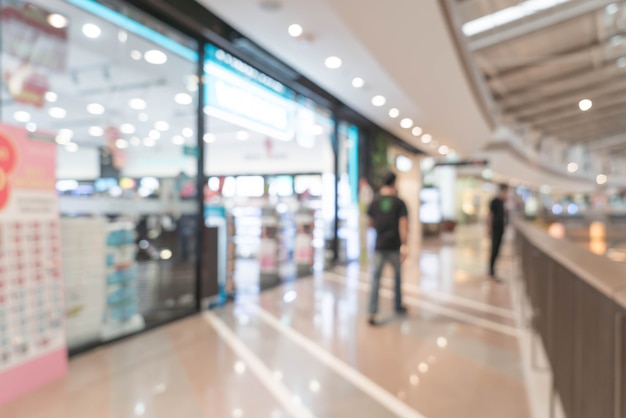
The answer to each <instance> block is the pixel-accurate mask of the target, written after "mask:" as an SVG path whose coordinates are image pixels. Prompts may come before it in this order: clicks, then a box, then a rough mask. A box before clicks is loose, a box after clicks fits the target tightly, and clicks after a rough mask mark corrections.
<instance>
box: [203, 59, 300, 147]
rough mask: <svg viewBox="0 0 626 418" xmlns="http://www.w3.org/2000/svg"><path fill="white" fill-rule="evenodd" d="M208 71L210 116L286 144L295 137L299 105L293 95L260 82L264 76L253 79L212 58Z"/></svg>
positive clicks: (206, 110)
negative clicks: (297, 106)
mask: <svg viewBox="0 0 626 418" xmlns="http://www.w3.org/2000/svg"><path fill="white" fill-rule="evenodd" d="M216 55H220V54H216ZM205 70H206V72H207V74H208V76H209V77H208V80H207V84H206V88H207V94H206V97H207V105H206V107H205V113H206V114H208V115H210V116H213V117H217V118H220V119H222V120H225V121H227V122H230V123H233V124H235V125H239V126H242V127H244V128H246V129H250V130H252V131H255V132H259V133H261V134H264V135H268V136H271V137H273V138H276V139H279V140H282V141H290V140H291V139H293V138H294V136H295V115H296V105H295V102H294V101H293V100H291V99H290V98H289V97H288V96H289V94H287V95H285V94H280V93H278V92H277V91H276V89H275V88H271V87H268V85H267V84H268V81H267V80H265V79H263V78H261V79H263V80H265V82H264V83H262V82H260V81H258V79H259V78H260V76H257V77H256V79H255V80H251V77H249V76H243V75H241V73H240V71H234V70H233V69H232V68H230V67H228V66H225V65H223V62H222V61H215V60H210V59H209V61H207V63H206V65H205ZM270 80H271V79H270ZM270 84H271V83H270ZM274 87H276V88H278V86H274Z"/></svg>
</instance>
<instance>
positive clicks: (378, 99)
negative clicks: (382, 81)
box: [372, 95, 387, 107]
mask: <svg viewBox="0 0 626 418" xmlns="http://www.w3.org/2000/svg"><path fill="white" fill-rule="evenodd" d="M385 103H387V99H385V96H380V95H378V96H374V97H372V104H373V105H374V106H376V107H381V106H384V105H385Z"/></svg>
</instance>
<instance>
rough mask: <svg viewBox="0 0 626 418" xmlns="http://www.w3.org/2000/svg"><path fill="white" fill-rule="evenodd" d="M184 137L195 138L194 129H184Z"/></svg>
mask: <svg viewBox="0 0 626 418" xmlns="http://www.w3.org/2000/svg"><path fill="white" fill-rule="evenodd" d="M183 136H184V137H185V138H191V137H192V136H193V129H191V128H185V129H183Z"/></svg>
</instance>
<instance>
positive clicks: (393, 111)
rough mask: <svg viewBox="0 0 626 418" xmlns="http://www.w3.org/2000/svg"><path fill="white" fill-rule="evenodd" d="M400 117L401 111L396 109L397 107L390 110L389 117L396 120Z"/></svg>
mask: <svg viewBox="0 0 626 418" xmlns="http://www.w3.org/2000/svg"><path fill="white" fill-rule="evenodd" d="M398 116H400V111H399V110H398V109H396V108H395V107H394V108H391V109H389V117H390V118H392V119H395V118H397V117H398Z"/></svg>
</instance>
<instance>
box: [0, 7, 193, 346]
mask: <svg viewBox="0 0 626 418" xmlns="http://www.w3.org/2000/svg"><path fill="white" fill-rule="evenodd" d="M138 14H139V13H138V12H136V11H135V12H134V15H135V16H137V15H138ZM143 20H145V21H149V18H147V17H145V16H143ZM1 28H2V41H3V44H2V65H3V68H2V70H3V71H2V73H3V75H4V85H5V87H6V88H4V89H3V91H2V120H1V122H2V125H3V126H4V127H7V126H8V127H14V128H17V129H19V130H20V131H21V132H22V134H23V136H24V137H26V138H28V139H29V140H30V141H47V142H51V143H55V144H56V150H57V151H56V190H57V192H58V195H59V207H60V212H61V220H60V230H61V248H62V257H61V260H60V261H61V264H62V271H63V279H64V290H65V292H64V294H65V313H66V328H67V340H68V345H69V348H70V349H76V348H80V347H83V346H89V345H92V344H97V343H99V342H102V341H107V340H110V339H115V338H118V337H120V336H123V335H125V334H129V333H133V332H137V331H140V330H142V329H144V328H145V327H149V326H152V325H155V324H159V323H162V322H164V321H169V320H172V319H174V318H177V317H180V316H181V315H184V314H187V313H189V312H193V311H194V310H195V295H194V288H195V257H196V251H195V249H194V246H195V243H196V241H195V234H194V231H195V229H196V225H195V223H196V218H197V216H196V214H197V205H196V204H195V198H196V196H197V191H196V187H195V177H196V175H197V162H196V159H195V158H194V157H193V155H189V154H188V153H187V152H186V150H187V148H188V147H189V146H193V145H194V144H195V135H194V127H195V125H196V116H195V115H196V112H195V109H196V106H195V105H194V103H196V102H197V91H198V78H197V76H196V72H197V70H196V69H197V64H196V61H197V52H196V50H197V45H196V44H195V43H194V42H193V41H192V40H190V39H186V38H185V37H184V36H183V35H181V34H177V33H174V32H173V31H172V30H164V29H165V28H164V27H163V26H162V25H161V26H160V30H161V32H157V31H155V30H154V29H151V28H149V27H147V26H145V25H142V24H139V23H137V22H136V21H134V20H131V19H129V18H128V17H126V16H124V15H123V14H120V13H117V12H114V11H112V10H110V9H108V8H105V7H103V6H101V5H99V4H97V3H94V2H88V1H78V0H72V1H59V0H45V1H44V0H35V1H31V2H29V3H25V2H22V1H3V2H2V25H1ZM174 39H177V40H180V42H177V41H174Z"/></svg>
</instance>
